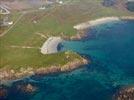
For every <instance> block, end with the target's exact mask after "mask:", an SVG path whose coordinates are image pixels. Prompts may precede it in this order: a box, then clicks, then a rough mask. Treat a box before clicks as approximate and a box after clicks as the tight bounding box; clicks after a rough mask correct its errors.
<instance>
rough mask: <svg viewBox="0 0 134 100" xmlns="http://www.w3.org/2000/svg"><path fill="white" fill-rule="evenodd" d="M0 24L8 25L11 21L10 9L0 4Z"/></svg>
mask: <svg viewBox="0 0 134 100" xmlns="http://www.w3.org/2000/svg"><path fill="white" fill-rule="evenodd" d="M0 16H1V17H0V26H10V25H12V24H13V21H11V20H10V17H11V15H10V11H9V10H8V9H7V8H6V7H5V6H4V5H0Z"/></svg>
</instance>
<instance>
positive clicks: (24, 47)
mask: <svg viewBox="0 0 134 100" xmlns="http://www.w3.org/2000/svg"><path fill="white" fill-rule="evenodd" d="M10 47H11V48H22V49H40V47H31V46H15V45H12V46H10Z"/></svg>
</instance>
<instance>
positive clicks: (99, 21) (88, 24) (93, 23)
mask: <svg viewBox="0 0 134 100" xmlns="http://www.w3.org/2000/svg"><path fill="white" fill-rule="evenodd" d="M112 21H120V18H119V17H103V18H99V19H96V20H91V21H88V22H85V23H81V24H78V25H75V26H74V29H76V30H83V29H87V28H89V27H92V26H96V25H100V24H104V23H108V22H112Z"/></svg>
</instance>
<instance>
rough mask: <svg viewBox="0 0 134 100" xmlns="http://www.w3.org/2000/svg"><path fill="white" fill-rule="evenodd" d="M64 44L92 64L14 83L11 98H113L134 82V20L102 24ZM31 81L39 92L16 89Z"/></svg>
mask: <svg viewBox="0 0 134 100" xmlns="http://www.w3.org/2000/svg"><path fill="white" fill-rule="evenodd" d="M62 45H63V46H62V48H61V50H63V51H64V50H71V51H75V52H77V53H79V54H81V55H82V56H84V57H86V58H87V59H90V60H91V63H90V64H88V65H85V66H83V67H82V68H80V69H77V70H75V71H72V72H69V73H64V74H58V75H50V76H44V77H36V76H33V77H31V78H27V79H25V80H22V81H19V82H14V83H13V85H12V86H11V87H10V88H9V95H8V98H10V99H9V100H112V97H113V95H114V94H115V93H116V92H117V91H118V89H120V88H122V87H124V86H128V85H133V84H134V21H120V22H112V23H107V24H104V25H98V26H96V27H92V28H90V29H89V31H88V33H87V37H86V38H83V39H81V40H79V41H64V42H63V43H62ZM27 83H31V84H32V85H34V86H36V87H38V90H37V92H35V93H34V94H25V93H21V92H19V91H16V85H17V84H27Z"/></svg>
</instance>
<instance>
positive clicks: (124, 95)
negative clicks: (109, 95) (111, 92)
mask: <svg viewBox="0 0 134 100" xmlns="http://www.w3.org/2000/svg"><path fill="white" fill-rule="evenodd" d="M114 100H134V86H131V87H126V88H123V89H121V90H120V91H119V92H118V93H117V94H116V95H115V96H114Z"/></svg>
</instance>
